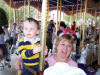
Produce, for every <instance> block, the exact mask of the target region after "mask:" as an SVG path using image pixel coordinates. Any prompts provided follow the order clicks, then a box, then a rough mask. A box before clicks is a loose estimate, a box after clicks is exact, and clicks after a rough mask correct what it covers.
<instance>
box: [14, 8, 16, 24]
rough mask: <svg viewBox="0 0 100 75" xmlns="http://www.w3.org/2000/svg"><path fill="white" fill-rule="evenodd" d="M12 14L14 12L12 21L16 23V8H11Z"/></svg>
mask: <svg viewBox="0 0 100 75" xmlns="http://www.w3.org/2000/svg"><path fill="white" fill-rule="evenodd" d="M13 14H14V23H16V9H15V8H14V9H13Z"/></svg>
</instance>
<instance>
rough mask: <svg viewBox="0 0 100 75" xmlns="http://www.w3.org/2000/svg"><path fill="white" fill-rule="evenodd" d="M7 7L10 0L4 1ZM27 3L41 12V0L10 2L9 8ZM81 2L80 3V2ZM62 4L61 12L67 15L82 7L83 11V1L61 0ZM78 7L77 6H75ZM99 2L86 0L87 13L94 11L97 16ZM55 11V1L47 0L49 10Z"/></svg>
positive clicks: (13, 0) (16, 0) (12, 0)
mask: <svg viewBox="0 0 100 75" xmlns="http://www.w3.org/2000/svg"><path fill="white" fill-rule="evenodd" d="M4 1H5V2H6V3H7V4H8V5H10V0H4ZM28 1H30V5H31V6H33V7H35V8H36V9H38V10H39V11H41V7H42V0H11V7H12V8H19V7H21V6H24V4H26V5H28ZM81 1H82V2H81ZM61 3H62V6H61V7H62V11H63V12H65V13H66V14H68V15H71V14H72V9H73V13H76V12H77V7H78V11H80V9H81V7H82V11H84V9H85V0H78V1H77V0H61ZM77 5H78V6H77ZM99 5H100V0H87V12H88V13H90V14H92V15H94V14H95V10H96V11H97V15H99V14H100V13H99V11H100V6H99ZM59 7H60V0H59ZM55 9H57V0H49V10H55Z"/></svg>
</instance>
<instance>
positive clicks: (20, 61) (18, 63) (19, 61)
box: [15, 58, 23, 70]
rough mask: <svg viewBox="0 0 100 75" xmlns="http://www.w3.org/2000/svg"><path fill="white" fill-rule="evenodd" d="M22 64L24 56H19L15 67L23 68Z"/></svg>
mask: <svg viewBox="0 0 100 75" xmlns="http://www.w3.org/2000/svg"><path fill="white" fill-rule="evenodd" d="M22 64H23V62H22V58H18V59H17V60H16V63H15V68H16V69H17V70H19V69H22Z"/></svg>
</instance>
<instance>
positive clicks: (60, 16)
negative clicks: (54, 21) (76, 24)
mask: <svg viewBox="0 0 100 75" xmlns="http://www.w3.org/2000/svg"><path fill="white" fill-rule="evenodd" d="M61 11H62V0H60V18H59V19H60V20H59V23H60V21H61Z"/></svg>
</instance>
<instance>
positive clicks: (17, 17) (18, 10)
mask: <svg viewBox="0 0 100 75" xmlns="http://www.w3.org/2000/svg"><path fill="white" fill-rule="evenodd" d="M19 11H20V9H17V18H18V25H19V22H20V21H19V20H20V19H19V15H20V14H19V13H20V12H19Z"/></svg>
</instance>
